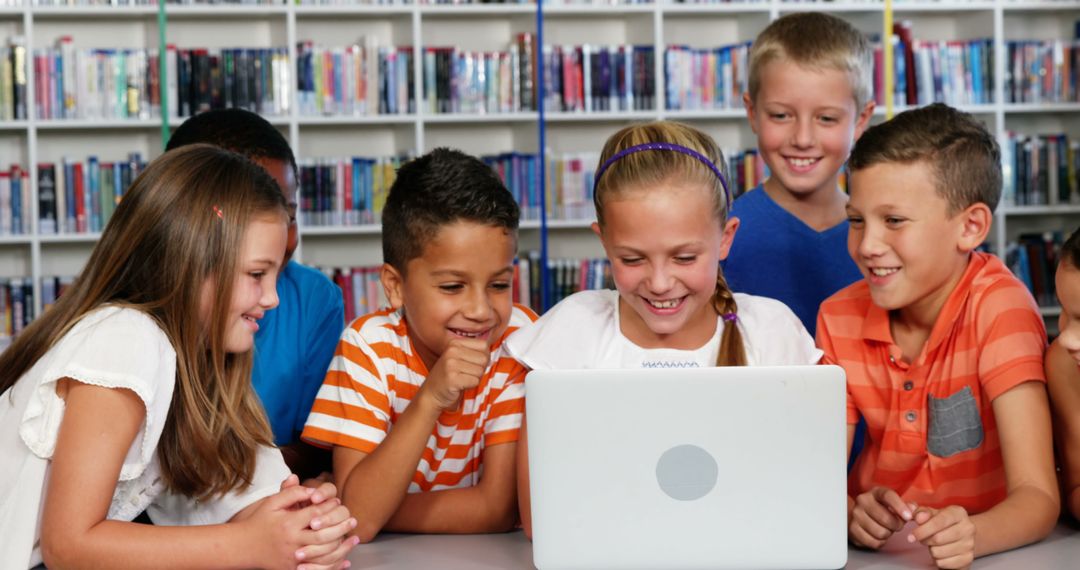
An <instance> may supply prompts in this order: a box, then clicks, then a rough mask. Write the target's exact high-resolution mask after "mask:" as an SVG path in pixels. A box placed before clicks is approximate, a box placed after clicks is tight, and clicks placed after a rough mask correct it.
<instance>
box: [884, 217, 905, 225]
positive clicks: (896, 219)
mask: <svg viewBox="0 0 1080 570" xmlns="http://www.w3.org/2000/svg"><path fill="white" fill-rule="evenodd" d="M903 222H904V218H901V217H898V216H885V223H886V224H888V225H890V226H898V225H900V224H902V223H903Z"/></svg>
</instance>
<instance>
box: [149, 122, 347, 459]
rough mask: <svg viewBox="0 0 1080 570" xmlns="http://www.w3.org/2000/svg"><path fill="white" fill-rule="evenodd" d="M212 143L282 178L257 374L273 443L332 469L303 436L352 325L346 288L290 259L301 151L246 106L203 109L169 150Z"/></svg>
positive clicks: (259, 334) (287, 454) (284, 452)
mask: <svg viewBox="0 0 1080 570" xmlns="http://www.w3.org/2000/svg"><path fill="white" fill-rule="evenodd" d="M195 143H207V144H212V145H214V146H218V147H221V148H224V149H227V150H231V151H233V152H235V153H238V154H241V155H244V156H245V157H247V158H248V159H250V160H251V161H253V162H255V163H256V164H258V165H260V166H262V167H263V168H264V169H266V171H267V172H269V173H270V175H271V176H273V177H274V180H277V183H278V186H280V187H281V192H282V193H283V194H284V195H285V202H286V203H287V204H288V206H289V239H288V242H287V244H286V247H285V263H284V264H283V266H282V270H281V273H280V274H279V275H278V280H277V294H278V299H279V304H278V307H277V308H276V309H274V310H272V311H267V313H266V315H265V316H264V317H263V318H262V319H261V320H260V321H259V330H258V332H256V333H255V361H254V366H253V368H252V374H251V382H252V384H253V386H254V388H255V392H256V393H257V394H258V395H259V399H260V400H261V401H262V404H263V408H265V410H266V416H267V418H268V419H269V421H270V427H271V429H273V431H274V444H276V445H277V446H278V447H279V448H281V453H282V455H283V456H284V457H285V462H286V463H287V464H288V465H289V468H290V469H292V471H293V472H294V473H296V474H297V475H299V476H300V477H301V478H304V477H312V476H316V475H319V474H320V473H323V472H326V471H329V470H330V454H329V453H328V452H326V451H325V450H322V449H319V448H317V447H314V446H312V445H309V444H306V443H303V442H302V441H301V440H300V432H301V431H303V429H304V423H305V422H306V421H307V417H308V413H309V412H310V411H311V404H312V402H314V401H315V394H316V393H317V392H318V391H319V386H321V385H322V381H323V377H324V376H325V375H326V369H327V368H328V367H329V365H330V360H331V359H332V358H333V357H334V350H335V349H336V347H337V341H338V337H339V336H340V335H341V331H342V330H343V329H344V328H345V307H344V302H343V300H342V295H341V290H340V289H339V288H338V286H337V285H334V283H333V282H331V281H330V279H328V278H327V277H326V276H325V275H323V274H322V272H320V271H318V270H315V269H312V268H310V267H305V266H303V265H300V264H299V263H296V262H295V261H290V258H291V257H292V254H293V251H295V250H296V246H297V244H298V242H299V238H298V236H297V232H296V191H297V190H296V180H297V176H296V174H297V173H296V158H295V157H294V156H293V152H292V149H291V148H289V143H288V142H287V141H286V140H285V137H283V136H282V135H281V133H280V132H278V130H277V129H276V128H274V126H273V125H271V124H270V123H269V122H267V121H266V119H263V118H262V117H260V116H259V115H257V114H255V113H252V112H249V111H244V110H241V109H224V110H215V111H207V112H205V113H200V114H198V115H196V116H194V117H192V118H190V119H188V120H187V121H184V123H183V124H182V125H180V126H179V127H178V128H177V129H176V131H175V132H174V133H173V134H172V137H171V138H170V139H169V144H168V147H167V148H166V150H172V149H174V148H179V147H182V146H185V145H189V144H195Z"/></svg>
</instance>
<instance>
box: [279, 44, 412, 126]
mask: <svg viewBox="0 0 1080 570" xmlns="http://www.w3.org/2000/svg"><path fill="white" fill-rule="evenodd" d="M296 53H297V62H296V76H297V85H298V95H297V97H298V103H299V105H300V114H301V115H308V116H317V115H335V116H360V115H376V114H396V113H411V112H414V111H415V108H414V101H415V100H416V97H415V94H414V92H413V81H412V74H413V53H412V48H411V47H389V46H381V45H379V43H378V39H377V38H375V37H373V36H365V37H363V38H361V39H360V40H359V41H358V42H357V43H355V44H353V45H349V46H345V47H340V48H325V47H323V46H321V45H317V44H315V43H314V42H311V41H304V42H300V43H299V44H297V48H296Z"/></svg>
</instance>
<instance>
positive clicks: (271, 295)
mask: <svg viewBox="0 0 1080 570" xmlns="http://www.w3.org/2000/svg"><path fill="white" fill-rule="evenodd" d="M262 287H263V290H262V295H261V296H259V306H260V307H262V308H263V309H265V310H267V311H269V310H270V309H273V308H274V307H277V306H278V294H277V276H276V275H275V276H274V278H273V279H270V280H269V282H266V283H263V286H262Z"/></svg>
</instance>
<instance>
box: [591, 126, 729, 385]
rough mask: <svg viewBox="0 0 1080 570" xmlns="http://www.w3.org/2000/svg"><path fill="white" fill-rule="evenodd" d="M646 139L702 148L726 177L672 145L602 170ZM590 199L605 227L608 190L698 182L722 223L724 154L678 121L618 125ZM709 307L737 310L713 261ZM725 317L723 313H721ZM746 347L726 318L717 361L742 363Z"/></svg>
mask: <svg viewBox="0 0 1080 570" xmlns="http://www.w3.org/2000/svg"><path fill="white" fill-rule="evenodd" d="M648 143H667V144H671V145H678V146H681V147H684V148H686V149H689V150H692V151H694V152H697V153H698V154H701V155H702V156H704V157H705V158H707V159H708V160H709V161H711V162H712V163H713V165H714V166H716V167H717V169H718V170H719V171H720V173H721V174H723V177H724V180H721V179H720V177H718V176H717V175H716V173H715V172H713V170H712V169H711V168H709V167H708V166H707V165H706V164H703V163H702V162H701V160H700V159H698V158H696V157H694V156H691V155H689V154H683V153H682V152H677V151H673V150H651V151H644V152H633V153H630V154H626V155H625V156H622V157H620V158H618V159H616V160H614V161H613V162H611V163H610V164H609V165H608V166H607V169H606V170H603V172H601V171H600V170H601V169H600V166H603V165H604V164H606V163H607V162H608V160H610V159H611V158H612V157H613V156H615V155H616V154H618V153H620V152H622V151H624V150H626V149H629V148H631V147H634V146H638V145H644V144H648ZM597 174H598V175H599V178H598V179H597V180H596V186H595V191H594V193H593V203H594V204H595V206H596V219H597V222H598V223H599V224H600V227H601V228H603V227H604V202H605V201H606V200H608V199H610V198H611V197H612V196H618V195H620V194H622V193H624V192H629V191H636V190H639V189H642V188H654V187H657V186H659V185H661V184H664V183H672V182H675V183H678V185H684V184H685V185H694V186H702V187H705V188H708V189H709V193H710V194H711V195H712V200H713V214H714V215H715V216H716V218H717V220H719V221H720V226H721V227H723V225H724V224H725V223H726V222H727V216H728V205H729V198H730V196H729V194H728V192H727V189H725V187H724V181H726V180H727V179H728V175H727V169H726V163H725V161H724V155H723V153H721V152H720V147H719V146H717V144H716V141H714V140H712V138H711V137H709V135H706V134H705V133H703V132H701V131H699V130H697V129H695V128H693V127H691V126H688V125H684V124H682V123H676V122H672V121H658V122H654V123H646V124H640V125H631V126H629V127H624V128H622V129H620V130H619V131H618V132H616V133H615V134H613V135H611V137H609V138H608V140H607V142H606V143H604V149H603V151H601V153H600V162H599V163H598V168H597ZM712 305H713V308H714V309H715V310H716V312H717V314H718V315H725V316H727V315H732V316H734V315H737V313H738V307H737V306H736V304H735V296H734V295H733V294H732V292H731V288H729V287H728V284H727V281H725V280H724V274H723V272H722V271H720V268H719V267H717V270H716V289H715V291H714V292H713V298H712ZM725 321H727V319H726V318H725ZM745 364H746V350H745V348H744V347H743V339H742V332H741V331H740V330H739V326H738V323H737V322H725V325H724V333H723V335H722V336H721V337H720V352H719V354H718V355H717V358H716V365H717V366H744V365H745Z"/></svg>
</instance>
